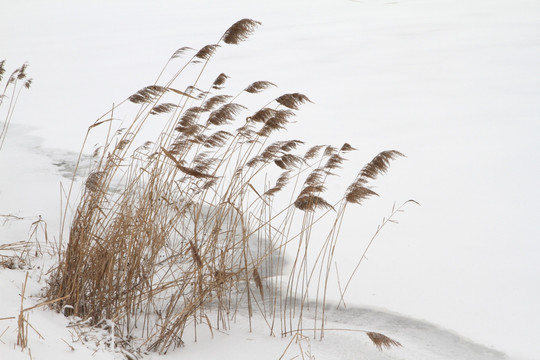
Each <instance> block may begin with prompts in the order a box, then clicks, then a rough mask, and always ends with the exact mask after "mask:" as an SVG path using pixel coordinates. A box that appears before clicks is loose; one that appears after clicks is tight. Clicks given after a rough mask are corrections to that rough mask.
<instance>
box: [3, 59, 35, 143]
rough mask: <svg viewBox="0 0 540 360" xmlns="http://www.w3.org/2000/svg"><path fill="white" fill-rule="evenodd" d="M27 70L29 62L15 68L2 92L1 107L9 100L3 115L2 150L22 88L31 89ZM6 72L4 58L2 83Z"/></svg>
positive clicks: (30, 80)
mask: <svg viewBox="0 0 540 360" xmlns="http://www.w3.org/2000/svg"><path fill="white" fill-rule="evenodd" d="M27 70H28V64H23V65H22V66H21V67H19V68H17V69H15V70H14V71H13V72H12V73H11V75H10V76H9V78H8V79H7V81H6V82H5V85H4V88H3V90H2V93H1V94H0V107H1V106H2V105H3V104H4V101H8V105H7V109H6V114H5V116H3V118H4V121H3V124H2V130H1V131H0V150H2V147H3V146H4V142H5V141H6V136H7V132H8V129H9V124H10V123H11V119H12V117H13V113H14V111H15V107H16V105H17V101H18V100H19V95H20V93H21V90H22V89H29V88H30V86H31V85H32V79H30V78H28V74H27ZM5 72H6V60H2V61H0V84H1V83H2V79H3V77H4V74H5Z"/></svg>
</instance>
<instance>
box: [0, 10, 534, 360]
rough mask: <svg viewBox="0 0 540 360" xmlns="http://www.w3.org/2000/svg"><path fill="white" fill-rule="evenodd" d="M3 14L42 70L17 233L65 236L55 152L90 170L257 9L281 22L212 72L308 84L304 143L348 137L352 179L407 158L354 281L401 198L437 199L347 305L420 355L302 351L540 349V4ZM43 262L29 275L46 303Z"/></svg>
mask: <svg viewBox="0 0 540 360" xmlns="http://www.w3.org/2000/svg"><path fill="white" fill-rule="evenodd" d="M0 8H2V11H1V13H0V31H1V33H2V34H3V35H2V36H1V37H0V49H2V53H1V54H0V57H1V58H5V59H6V60H7V65H8V69H9V70H11V69H14V68H15V67H16V66H19V65H20V64H22V63H23V62H25V61H28V62H29V63H30V68H29V73H30V76H31V77H33V78H34V84H33V87H32V88H31V89H30V90H29V91H25V92H23V93H22V94H21V98H20V100H19V103H18V106H17V109H16V112H15V116H14V120H13V124H12V126H11V127H10V130H9V133H8V136H7V140H6V144H5V147H4V148H3V149H2V151H0V215H7V214H11V215H16V216H19V217H23V218H24V219H23V220H18V221H15V220H13V221H10V222H9V223H7V224H5V225H3V226H1V227H0V244H2V243H9V242H14V241H19V240H26V239H27V238H28V235H29V234H28V232H29V230H28V229H29V228H30V224H31V223H32V222H33V221H36V220H37V216H38V215H42V217H43V219H45V221H46V222H47V224H48V227H49V236H53V235H54V236H57V234H58V220H59V216H60V215H59V214H60V208H61V207H60V199H61V195H60V193H61V187H60V182H62V183H63V186H64V188H65V187H66V186H67V185H69V181H68V180H67V179H66V178H65V177H62V175H63V174H62V172H61V171H64V175H65V168H64V170H62V169H61V168H60V167H58V166H55V165H52V164H55V163H56V164H58V163H59V162H62V161H63V162H64V163H65V164H70V163H72V162H73V159H74V157H75V156H76V155H75V154H77V153H78V151H79V148H80V145H81V141H82V139H83V137H84V134H85V132H86V129H87V127H88V126H89V125H90V124H91V123H92V122H93V121H94V120H95V119H97V118H98V117H99V116H101V115H102V114H103V113H105V112H106V111H107V110H108V109H110V107H111V105H112V103H113V102H116V103H117V102H119V101H121V100H122V99H124V98H125V97H126V96H128V95H130V94H132V93H134V92H135V91H136V90H138V89H140V88H142V87H144V86H146V85H149V84H150V83H152V82H153V81H154V79H155V77H156V75H157V74H158V73H159V71H160V70H161V68H162V66H163V65H164V63H165V61H166V60H167V59H168V58H169V56H170V55H171V53H172V52H174V51H175V50H176V49H177V48H179V47H181V46H191V47H194V48H198V47H201V46H203V45H205V44H207V43H212V42H215V41H216V40H217V39H218V38H219V36H221V34H222V32H223V31H224V30H225V29H226V28H227V27H228V26H229V25H230V24H232V23H233V22H234V21H236V20H238V19H241V18H244V17H250V18H253V19H257V20H259V21H261V22H262V23H263V26H262V27H260V28H259V29H258V31H257V32H256V33H255V35H253V36H252V37H251V39H249V41H248V42H246V43H243V44H241V45H239V46H234V47H223V48H221V49H220V50H219V51H218V53H217V55H216V57H215V59H214V60H213V62H212V63H211V66H210V67H209V69H208V72H207V73H208V74H209V75H208V76H209V77H210V78H213V77H215V75H217V74H219V73H220V72H225V73H227V74H228V75H229V76H231V86H232V87H234V86H236V87H237V88H238V89H241V88H242V87H244V86H245V85H246V84H249V83H250V82H252V81H255V80H269V81H272V82H274V83H276V84H277V85H278V86H279V88H278V91H279V92H280V93H286V92H293V91H299V92H302V93H305V94H307V95H308V96H309V97H310V98H311V99H312V100H313V101H314V104H310V105H308V106H305V107H304V108H303V109H302V111H301V112H300V113H299V116H298V117H297V119H298V124H295V126H293V127H291V128H290V136H291V138H295V137H299V138H301V139H304V140H309V142H310V143H328V142H331V143H335V144H341V143H343V142H345V141H347V142H350V143H351V144H352V145H353V146H355V147H356V148H358V149H359V151H357V154H355V155H354V156H352V157H351V159H350V161H349V163H348V164H350V165H351V166H350V167H351V168H353V169H354V171H356V170H357V169H359V168H360V167H361V166H362V165H363V164H364V163H366V162H367V161H369V160H370V159H371V158H372V157H373V156H374V155H375V154H376V153H378V152H379V151H381V150H386V149H397V150H399V151H401V152H403V153H404V154H406V155H407V158H405V159H400V160H397V161H395V162H394V163H393V164H392V166H391V169H390V172H389V174H388V175H387V176H385V177H383V178H381V179H379V180H378V181H377V187H376V190H377V192H378V193H379V194H381V197H380V198H377V199H371V200H370V201H369V202H367V203H366V204H365V205H364V206H363V207H358V208H355V209H352V211H350V212H349V214H348V215H347V219H346V220H348V222H347V225H346V226H345V227H344V228H343V230H342V233H341V234H342V238H343V241H342V242H341V244H340V245H341V250H340V252H339V253H338V254H337V256H338V258H337V262H338V266H339V271H340V275H341V276H342V277H346V276H347V275H348V274H350V272H351V271H352V269H353V268H354V266H355V265H356V263H357V261H358V260H359V259H358V257H355V256H351V254H358V252H359V251H360V249H363V247H364V246H365V245H366V243H367V241H369V239H370V238H371V235H372V234H373V232H374V231H375V230H376V226H377V225H378V224H379V223H380V221H381V218H382V217H383V216H387V215H388V213H389V211H390V209H391V207H392V204H393V203H394V202H396V203H402V202H403V201H405V200H408V199H409V198H413V199H415V200H417V201H418V202H420V203H421V207H407V208H406V211H405V213H403V214H401V215H400V217H399V220H400V224H399V225H397V226H396V225H392V226H387V227H385V229H384V230H383V232H382V233H381V234H380V236H379V237H378V238H377V239H376V241H375V244H374V246H373V247H372V248H371V249H370V252H369V253H368V259H369V260H368V261H366V262H364V263H362V265H361V267H360V271H359V273H358V275H357V276H356V277H355V279H354V281H353V285H352V287H351V289H350V290H349V293H348V295H347V298H346V300H347V305H348V310H349V311H350V312H351V313H355V311H360V310H356V309H357V308H359V309H364V310H362V311H365V312H367V313H369V314H372V315H373V316H366V317H360V315H358V316H356V315H354V316H353V315H345V314H341V313H340V314H339V315H336V319H333V320H332V321H334V320H335V321H336V323H339V322H341V323H344V324H345V325H343V326H341V325H340V327H347V328H350V327H361V328H368V329H369V330H371V329H372V327H378V326H380V329H379V331H381V332H384V331H389V332H391V335H392V336H391V337H394V338H396V339H398V340H399V341H400V342H401V343H402V344H404V347H403V348H397V349H392V350H388V351H385V352H382V353H379V352H378V351H377V350H376V349H375V348H374V347H373V345H371V344H370V343H369V340H367V338H365V335H361V336H359V335H358V334H354V333H352V332H351V333H349V332H336V334H335V335H334V333H333V332H332V333H329V334H328V336H327V338H326V339H325V341H323V342H321V343H319V342H318V341H314V340H313V339H311V340H309V341H307V340H305V343H304V344H303V345H302V346H307V344H308V342H309V344H310V346H311V347H312V350H313V353H314V355H315V356H316V357H318V358H352V357H353V356H354V357H356V356H357V355H358V353H361V354H365V356H366V357H369V358H377V357H380V358H388V359H393V358H396V359H399V358H418V359H421V358H425V359H436V358H440V359H453V358H460V359H466V358H471V359H482V358H483V357H482V356H484V358H497V357H498V356H499V355H498V353H491V352H489V351H490V350H489V349H496V350H500V351H504V352H506V353H508V354H509V355H510V356H511V357H512V358H524V359H533V358H534V357H535V356H536V354H537V353H538V352H539V351H540V345H539V343H538V342H537V337H538V334H540V310H539V307H538V306H537V304H538V303H539V302H540V285H539V284H540V283H539V282H538V274H539V273H540V266H539V265H538V262H537V260H536V258H537V255H538V254H539V251H540V245H539V243H538V238H539V237H540V232H539V230H538V226H536V225H535V221H536V220H537V219H538V217H539V215H540V211H539V207H538V205H537V204H538V200H539V195H540V192H539V190H538V188H537V185H536V182H537V181H536V179H538V177H539V176H540V161H539V160H540V156H539V154H540V149H539V144H540V122H539V121H538V115H539V114H540V101H539V100H540V99H539V97H540V77H539V76H538V74H539V72H540V62H539V61H538V59H539V58H540V43H539V42H538V37H539V35H540V3H539V2H537V1H533V0H531V1H527V0H516V1H509V0H494V1H487V0H471V1H455V0H454V1H449V0H438V1H427V0H415V1H382V2H381V1H373V0H364V1H345V0H343V1H341V0H339V1H337V0H334V1H330V0H326V1H323V0H319V1H282V0H275V1H272V2H265V3H260V4H256V3H254V2H250V1H239V0H238V1H236V0H235V1H232V0H231V1H227V2H211V1H206V0H204V1H198V2H186V1H162V2H159V3H146V2H142V1H116V2H112V3H111V2H99V1H97V2H91V3H83V2H63V1H49V2H41V1H25V2H8V1H7V0H0ZM9 70H8V71H9ZM232 92H234V91H232ZM0 109H1V108H0ZM123 120H127V119H123ZM306 124H308V125H306ZM350 171H351V174H348V175H349V176H354V171H353V170H350ZM346 176H347V174H345V175H344V177H346ZM331 190H332V189H331ZM336 191H337V190H336ZM0 220H1V219H0ZM40 261H45V262H46V259H45V260H39V259H33V265H34V267H35V266H38V265H39V264H40ZM49 264H50V261H49V263H47V264H42V265H39V266H48V265H49ZM42 270H43V269H37V270H36V269H35V268H34V269H33V270H31V271H30V273H31V275H32V276H31V281H30V283H31V284H32V289H31V294H33V295H34V296H37V294H38V292H39V289H40V287H42V286H44V284H43V283H40V282H39V275H38V274H39V273H40V272H41V271H42ZM24 275H25V272H24V271H23V270H8V269H2V270H0V279H1V283H0V284H1V285H0V286H1V288H2V289H3V291H2V293H1V295H0V296H1V301H0V303H1V304H2V312H1V313H0V318H1V317H4V316H6V317H7V316H16V315H17V314H18V310H17V309H18V307H19V306H20V296H19V293H20V286H21V284H22V282H23V281H24ZM4 289H5V291H4ZM334 300H337V299H334ZM27 301H28V302H29V303H31V302H32V301H33V302H35V303H37V302H39V301H40V300H39V299H38V298H37V297H35V298H34V297H30V299H28V300H27ZM374 307H376V308H377V309H380V310H381V312H376V311H375V310H373V308H374ZM366 309H367V310H366ZM394 312H395V313H399V314H403V315H399V316H398V315H393V314H394ZM394 316H395V317H394ZM412 318H414V319H421V321H417V320H412ZM381 319H384V320H381ZM379 321H380V322H382V324H379ZM423 321H428V322H429V323H432V324H436V327H432V325H429V324H427V323H425V322H423ZM30 322H31V323H32V324H33V325H34V326H36V329H37V330H38V331H40V333H43V334H44V337H45V339H46V340H45V341H43V340H40V339H39V338H38V337H37V336H36V334H35V333H32V331H30V333H31V335H30V345H29V346H30V349H31V350H32V358H34V359H40V358H41V359H49V358H60V359H63V358H66V359H72V358H73V357H74V356H76V357H77V358H85V357H88V358H90V357H92V356H94V357H93V358H96V357H97V358H104V359H110V358H111V357H112V355H111V354H108V353H106V352H103V351H99V352H97V353H96V354H94V355H92V351H90V350H88V348H87V347H85V346H82V345H80V344H79V343H71V342H70V339H71V335H69V332H68V331H67V329H66V328H65V325H66V324H67V320H66V319H64V318H63V317H61V316H58V315H56V314H54V313H52V312H50V311H48V310H44V309H36V310H33V311H31V313H30ZM7 326H9V329H8V331H7V332H6V333H5V334H4V335H3V336H2V337H0V340H2V343H0V346H1V347H2V351H1V353H2V354H3V353H4V350H5V351H9V356H10V357H9V358H15V359H18V358H27V357H28V354H27V353H24V354H23V353H21V352H20V351H19V350H13V349H14V345H13V344H14V341H15V339H16V332H14V329H15V328H16V323H13V322H12V320H9V321H8V320H4V321H2V320H0V334H1V333H2V331H3V330H4V329H5V328H6V327H7ZM336 326H337V325H336ZM433 326H435V325H433ZM411 329H414V331H412V330H411ZM443 329H450V330H448V331H447V330H443ZM373 330H377V329H373ZM383 330H384V331H383ZM407 330H408V331H407ZM457 334H459V336H458V335H457ZM388 335H390V333H389V334H388ZM59 339H63V340H65V341H68V342H69V343H70V345H71V346H74V347H75V348H76V350H75V351H72V350H70V348H69V347H68V345H66V344H65V343H64V342H63V341H61V340H59ZM229 339H234V340H233V341H231V340H229ZM359 339H361V340H359ZM466 339H471V340H470V341H469V340H466ZM289 340H290V339H274V338H271V337H269V336H267V334H266V333H264V331H261V332H260V333H259V332H253V333H248V332H247V331H246V329H245V328H244V327H243V325H242V324H238V328H236V329H233V330H232V331H231V333H229V334H219V335H216V336H215V338H214V339H213V340H211V341H210V340H208V341H206V340H204V341H203V340H201V341H199V342H197V343H196V344H186V346H185V348H182V349H178V350H176V352H175V353H174V354H176V353H178V354H186V356H187V357H188V358H191V357H200V358H206V357H208V358H210V357H211V356H212V357H214V356H215V355H216V354H228V355H227V357H231V358H238V359H241V358H242V357H243V356H245V357H246V358H247V357H249V356H251V357H252V356H253V354H256V353H258V352H259V351H260V350H259V349H260V348H264V349H265V350H264V351H265V354H266V355H267V356H268V358H269V359H270V358H279V356H280V355H281V353H282V352H283V351H284V349H285V347H286V345H287V343H288V341H289ZM359 341H361V342H359ZM3 342H5V344H4V343H3ZM472 343H479V344H484V345H485V346H487V348H482V347H476V346H477V345H474V344H472ZM239 344H241V346H239ZM266 349H268V351H267V350H266ZM294 349H296V351H298V346H297V345H294ZM11 350H13V351H11ZM453 351H455V352H454V353H452V352H453ZM483 351H487V353H486V354H483V355H482V352H483ZM75 354H76V355H75ZM174 354H170V355H167V356H175V355H174ZM229 354H230V356H229ZM276 354H277V355H276ZM150 356H151V357H156V358H158V356H157V355H150ZM178 356H180V355H178ZM293 356H294V355H290V357H288V358H292V357H293ZM501 356H502V355H501Z"/></svg>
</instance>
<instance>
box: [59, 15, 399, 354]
mask: <svg viewBox="0 0 540 360" xmlns="http://www.w3.org/2000/svg"><path fill="white" fill-rule="evenodd" d="M258 25H260V23H259V22H257V21H254V20H251V19H243V20H240V21H238V22H237V23H235V24H233V25H232V26H231V27H230V28H229V29H228V30H227V31H226V32H225V34H224V35H223V36H222V37H221V39H220V41H218V42H217V43H215V44H210V45H206V46H204V47H202V48H201V49H200V50H199V51H197V52H195V53H194V55H192V56H191V58H190V59H188V60H187V63H186V64H185V65H183V66H182V67H181V68H180V70H179V71H177V72H176V74H175V75H174V76H172V78H171V79H170V80H169V81H167V82H166V83H164V84H162V85H157V83H156V84H154V85H150V86H147V87H145V88H143V89H142V90H140V91H138V92H136V93H135V94H134V95H132V96H130V97H128V98H127V100H125V101H124V102H122V103H121V104H120V105H117V106H115V107H114V108H113V109H112V110H111V111H110V112H108V113H107V114H106V115H105V116H104V117H102V118H100V119H98V120H97V121H96V122H95V123H94V124H93V125H91V126H90V127H89V129H88V132H89V133H90V132H91V131H92V130H93V129H95V128H96V127H98V126H107V125H108V126H109V127H110V126H111V120H112V119H113V112H117V111H119V109H120V106H122V107H128V108H129V107H133V106H136V108H135V110H134V111H135V115H134V117H133V121H132V122H131V123H129V124H127V126H126V127H125V129H123V130H122V131H119V132H116V133H114V134H113V132H112V130H108V132H107V138H106V142H105V144H104V145H103V147H102V148H101V150H100V151H96V152H95V153H94V162H95V164H96V165H95V168H94V170H93V171H92V172H91V173H90V174H89V176H88V178H87V179H86V182H85V186H84V189H83V193H82V195H81V198H80V200H79V205H78V206H77V209H76V211H75V213H74V214H73V219H72V220H71V224H69V239H68V241H67V244H65V246H64V251H63V252H62V253H61V255H60V259H59V264H58V267H57V268H56V269H55V271H54V272H53V275H52V276H51V279H50V287H49V297H50V298H51V299H64V300H62V301H61V302H60V303H59V307H61V308H63V309H69V311H70V312H71V313H73V314H74V315H76V316H79V317H81V318H83V319H91V323H92V324H97V323H99V322H100V321H102V320H103V319H108V320H111V321H112V322H113V323H114V324H115V327H114V329H115V331H116V332H117V335H119V336H121V337H122V338H123V339H130V338H131V339H134V338H137V339H142V340H141V342H140V343H139V344H138V346H140V347H141V348H144V349H148V350H154V351H159V352H161V353H165V352H167V351H168V349H170V348H172V347H176V346H179V345H181V344H183V340H182V339H183V336H184V333H185V331H186V330H187V329H188V327H193V328H194V329H196V328H197V326H198V325H200V324H205V326H208V327H209V328H210V330H211V331H212V329H213V328H228V327H229V326H230V322H231V321H232V320H233V319H234V318H235V314H236V313H237V312H238V311H241V310H243V309H245V310H246V313H247V314H248V317H249V321H250V322H251V319H252V317H253V316H260V317H262V318H263V319H264V320H265V321H266V323H267V324H268V327H269V330H270V333H272V334H276V333H279V334H281V335H285V334H287V333H291V331H296V332H300V331H301V330H302V314H303V311H304V307H305V305H306V304H307V303H308V301H310V298H309V296H308V289H309V288H312V287H313V286H316V292H315V298H316V300H317V303H318V304H320V306H321V309H323V310H322V311H323V314H322V315H319V316H318V317H316V320H315V321H316V325H317V326H316V327H317V328H318V329H320V330H322V329H323V328H324V319H325V317H324V305H325V300H326V289H327V283H328V273H329V272H330V265H331V263H332V256H333V253H334V247H335V246H336V243H337V238H338V232H339V226H338V224H340V222H341V220H342V218H343V214H344V211H345V208H346V205H347V204H348V203H360V202H361V201H362V200H364V199H366V198H367V197H369V196H372V195H375V193H374V192H373V191H372V190H370V188H369V184H368V182H369V181H370V180H373V179H375V178H376V177H377V175H379V174H382V173H384V172H385V171H386V170H387V168H388V164H389V161H390V160H392V159H394V158H395V157H397V156H400V155H401V154H400V153H399V152H397V151H387V152H383V153H381V154H379V155H378V156H376V157H375V158H374V159H373V160H372V161H371V162H370V163H369V164H367V165H366V166H365V167H364V168H363V169H362V171H361V172H360V173H359V175H358V177H357V179H356V180H355V181H354V183H353V184H352V185H350V186H349V188H347V190H346V192H345V194H344V195H343V197H342V198H341V199H338V200H337V201H332V202H330V201H329V200H327V199H325V198H324V192H325V188H326V187H325V184H326V181H327V179H328V178H329V177H330V176H332V175H333V174H334V172H335V171H337V170H338V169H339V168H340V166H341V164H342V163H343V161H344V160H345V156H346V154H347V153H348V152H349V151H352V150H354V149H353V148H352V146H350V145H349V144H344V145H343V146H341V147H334V146H330V145H319V146H314V147H311V148H309V149H307V151H303V152H299V149H301V148H302V147H303V146H304V143H303V141H301V140H298V139H275V138H276V137H277V136H278V135H279V133H280V130H283V129H285V128H286V127H287V124H288V123H289V121H290V119H291V118H292V117H293V116H294V115H295V111H296V110H298V109H299V107H300V106H301V105H302V104H304V103H306V102H309V101H310V100H309V99H308V97H307V96H305V95H303V94H300V93H289V94H284V95H282V96H279V97H277V98H275V99H274V100H272V101H271V102H269V103H268V104H267V105H266V106H265V107H263V108H261V109H258V110H255V111H252V110H250V109H248V108H247V107H246V106H244V105H242V104H240V103H236V102H233V101H234V100H235V99H237V98H238V94H237V95H236V96H232V95H228V94H223V93H221V91H222V90H223V89H224V84H225V82H226V80H227V78H228V76H227V75H225V74H220V75H218V76H217V78H216V80H215V81H213V82H212V83H210V84H208V85H206V86H205V85H203V84H200V82H201V81H200V79H201V74H202V72H203V71H204V69H205V68H206V63H207V62H208V61H209V60H210V59H211V58H212V56H213V55H214V54H215V52H216V51H217V50H218V49H219V47H220V46H221V45H222V43H225V44H237V43H239V42H241V41H243V40H245V39H246V38H247V37H248V36H249V34H251V32H252V31H253V30H254V29H255V28H256V27H257V26H258ZM190 51H192V49H191V48H186V47H183V48H181V49H179V50H178V51H176V52H175V53H174V54H173V55H172V57H171V59H170V60H169V61H168V62H167V65H166V67H167V66H169V65H170V64H171V63H172V61H176V59H178V58H179V57H181V56H185V53H187V52H190ZM197 63H202V66H201V69H200V70H199V73H198V74H196V75H197V76H196V80H195V81H194V82H190V83H189V86H187V87H184V86H180V85H179V84H181V83H182V80H183V75H184V74H185V72H186V71H185V70H186V69H188V65H190V67H189V69H193V67H192V66H197ZM163 73H164V72H163V71H162V73H161V74H160V77H161V75H162V74H163ZM273 86H275V85H274V84H273V83H271V82H269V81H255V82H253V83H252V84H250V85H248V86H246V87H245V88H244V90H243V91H242V93H247V94H264V93H263V92H264V91H265V90H266V89H268V88H269V87H273ZM201 87H202V88H203V89H200V88H201ZM184 88H185V90H182V89H184ZM260 96H262V95H260ZM129 103H132V105H129ZM133 104H134V105H133ZM150 118H152V122H153V124H155V123H156V122H158V121H159V120H161V124H162V128H163V131H162V132H161V133H160V134H159V136H158V137H157V139H155V140H154V141H152V142H149V141H144V140H142V139H139V135H140V133H141V131H142V128H143V127H144V125H145V124H146V123H147V121H148V120H149V119H150ZM238 119H241V120H240V121H238ZM154 126H155V125H154ZM276 171H278V172H279V174H277V175H273V173H275V172H276ZM267 173H269V174H270V175H269V176H270V178H273V179H276V180H275V182H274V183H272V184H270V185H268V182H267V180H266V174H267ZM285 189H288V190H289V191H290V192H289V195H288V198H290V199H292V200H291V201H290V202H289V203H288V205H286V206H284V207H282V208H280V209H279V208H278V209H276V206H277V205H274V204H276V203H277V202H275V201H274V199H275V198H276V197H278V196H279V195H280V194H284V191H285ZM325 215H332V216H335V220H334V222H333V223H334V225H333V227H331V229H329V231H328V235H327V240H326V242H325V243H324V245H323V247H322V248H321V249H320V250H319V254H318V256H317V258H316V259H315V261H313V262H308V261H307V255H308V248H309V242H310V241H309V239H310V236H311V234H312V229H313V227H314V225H315V224H316V223H317V222H318V220H319V219H320V218H321V217H322V216H325ZM64 216H67V211H66V212H65V213H64ZM298 218H300V219H298ZM64 221H65V222H66V224H67V221H66V219H64ZM64 225H65V224H62V227H64ZM67 226H68V225H65V227H66V228H67ZM61 241H62V239H61ZM290 252H292V253H293V258H294V261H293V264H292V266H291V269H290V271H289V272H288V273H285V271H284V269H285V254H288V253H290ZM195 333H196V331H195ZM321 336H322V332H321ZM377 341H378V342H379V343H381V342H380V340H379V339H377ZM374 342H375V344H377V342H376V341H374ZM382 344H384V343H382Z"/></svg>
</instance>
